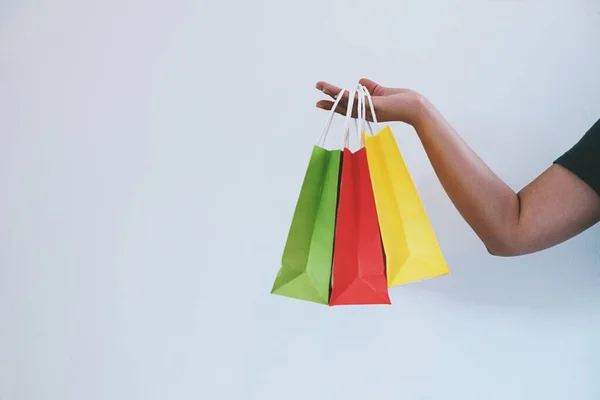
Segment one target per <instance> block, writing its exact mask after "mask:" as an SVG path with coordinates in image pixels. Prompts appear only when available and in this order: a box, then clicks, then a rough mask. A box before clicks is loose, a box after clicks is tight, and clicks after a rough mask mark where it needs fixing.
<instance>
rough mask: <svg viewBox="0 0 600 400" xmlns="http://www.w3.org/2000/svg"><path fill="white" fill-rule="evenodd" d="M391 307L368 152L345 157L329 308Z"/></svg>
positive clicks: (364, 151) (363, 150)
mask: <svg viewBox="0 0 600 400" xmlns="http://www.w3.org/2000/svg"><path fill="white" fill-rule="evenodd" d="M352 304H391V301H390V297H389V294H388V286H387V278H386V272H385V255H384V251H383V244H382V240H381V233H380V231H379V221H378V219H377V211H376V208H375V198H374V196H373V189H372V186H371V177H370V175H369V166H368V163H367V152H366V149H365V148H364V147H363V148H361V149H360V150H358V151H357V152H355V153H352V152H351V151H350V150H349V149H348V148H345V149H344V153H343V156H342V173H341V180H340V191H339V204H338V212H337V220H336V232H335V242H334V250H333V271H332V291H331V298H330V301H329V305H330V306H336V305H352Z"/></svg>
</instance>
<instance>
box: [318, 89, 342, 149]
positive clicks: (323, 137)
mask: <svg viewBox="0 0 600 400" xmlns="http://www.w3.org/2000/svg"><path fill="white" fill-rule="evenodd" d="M345 92H346V89H342V90H341V91H340V93H339V94H338V95H337V97H336V98H335V101H334V102H333V106H332V107H331V111H330V113H329V118H327V122H326V123H325V127H324V128H323V133H321V137H320V138H319V140H318V141H317V145H318V146H320V147H323V146H325V140H326V139H327V134H328V133H329V128H330V127H331V122H332V121H333V117H334V116H335V109H336V108H337V106H338V105H339V104H340V101H341V100H342V97H344V93H345Z"/></svg>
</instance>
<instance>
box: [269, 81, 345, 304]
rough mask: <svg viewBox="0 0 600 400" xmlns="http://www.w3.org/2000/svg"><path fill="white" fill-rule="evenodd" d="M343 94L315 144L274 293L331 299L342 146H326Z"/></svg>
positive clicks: (322, 299) (274, 284) (293, 296)
mask: <svg viewBox="0 0 600 400" xmlns="http://www.w3.org/2000/svg"><path fill="white" fill-rule="evenodd" d="M343 94H344V90H342V91H341V92H340V94H339V95H338V96H337V98H336V101H335V102H334V105H333V107H332V111H331V114H330V116H329V119H328V121H327V124H326V126H325V129H324V130H323V133H322V135H321V138H320V139H319V142H317V145H315V146H314V147H313V151H312V155H311V157H310V161H309V163H308V168H307V169H306V173H305V175H304V181H303V183H302V189H301V190H300V196H299V198H298V201H297V203H296V209H295V211H294V216H293V219H292V223H291V226H290V230H289V233H288V237H287V241H286V244H285V248H284V251H283V256H282V258H281V267H280V269H279V272H278V273H277V277H276V278H275V282H274V283H273V288H272V289H271V293H272V294H277V295H281V296H286V297H292V298H295V299H301V300H306V301H312V302H315V303H320V304H328V303H329V294H330V290H331V266H332V261H333V239H334V234H335V220H336V209H337V201H338V183H339V173H340V163H341V150H327V149H325V148H324V147H323V146H324V143H325V138H326V137H327V133H328V131H329V127H330V126H331V121H332V120H333V116H334V114H335V112H334V110H335V108H336V107H337V106H338V104H339V102H340V100H341V99H342V95H343Z"/></svg>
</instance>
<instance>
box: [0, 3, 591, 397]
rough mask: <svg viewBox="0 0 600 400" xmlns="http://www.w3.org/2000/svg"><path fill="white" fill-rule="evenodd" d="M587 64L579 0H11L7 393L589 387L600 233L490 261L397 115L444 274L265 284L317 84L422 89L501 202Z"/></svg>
mask: <svg viewBox="0 0 600 400" xmlns="http://www.w3.org/2000/svg"><path fill="white" fill-rule="evenodd" d="M599 71H600V2H598V1H595V0H588V1H584V0H554V1H529V0H521V1H517V0H512V1H510V0H504V1H501V0H496V1H492V0H488V1H486V0H452V1H450V0H436V1H433V0H427V1H426V0H422V1H408V0H403V1H400V0H396V1H391V0H371V1H368V2H367V1H356V0H337V1H334V0H303V1H295V2H291V1H281V0H279V1H277V0H263V1H260V0H253V1H242V0H238V1H208V0H200V1H191V0H190V1H183V0H170V1H157V0H146V1H141V0H104V1H97V2H91V1H79V0H70V1H42V0H23V1H19V0H3V1H2V2H0V399H2V400H50V399H52V400H80V399H86V400H95V399H106V400H121V399H122V400H138V399H139V400H153V399H242V400H245V399H261V400H262V399H286V400H288V399H289V400H295V399H359V400H363V399H364V400H371V399H405V400H413V399H414V400H420V399H424V400H447V399H457V400H483V399H485V400H495V399H501V400H505V399H513V400H514V399H547V400H552V399H578V400H586V399H598V398H600V380H599V379H598V377H599V376H600V342H599V340H600V339H599V337H600V265H599V264H600V251H599V249H600V237H599V235H600V230H599V229H597V228H593V229H591V230H589V231H588V232H586V233H585V234H583V235H581V236H579V237H578V238H576V239H574V240H572V241H569V242H567V243H565V244H563V245H560V246H558V247H556V248H553V249H551V250H549V251H546V252H542V253H538V254H535V255H530V256H524V257H519V258H514V259H505V258H495V257H492V256H490V255H488V254H487V252H486V251H485V248H484V247H483V246H482V245H481V243H480V242H479V241H478V240H477V238H476V237H475V235H474V234H473V233H472V231H471V230H470V229H469V227H468V226H467V225H466V224H465V222H464V221H463V220H461V218H460V217H459V215H458V213H457V212H456V211H455V209H454V208H453V206H452V205H451V203H450V201H449V200H448V198H447V197H446V196H445V194H444V192H443V190H442V189H441V186H440V184H439V182H438V181H437V179H436V178H435V175H434V174H433V171H432V169H431V167H430V165H429V163H428V160H427V158H426V156H425V153H424V151H423V149H422V147H421V145H420V143H419V141H418V139H417V137H416V136H415V134H414V131H413V130H412V128H410V127H408V126H406V125H403V124H393V126H392V127H393V130H394V132H395V134H396V137H397V140H398V143H399V145H400V147H401V149H402V151H403V153H404V154H405V158H406V161H407V163H408V165H409V168H410V170H411V173H412V175H413V178H414V180H415V183H416V185H417V188H418V189H419V193H420V194H421V197H422V200H423V203H424V206H425V207H426V210H427V211H428V213H429V216H430V218H431V221H432V224H433V226H434V228H435V230H436V233H437V236H438V239H439V242H440V245H441V247H442V250H443V251H444V254H445V256H446V258H447V261H448V264H449V267H450V268H451V273H450V275H448V276H445V277H442V278H438V279H433V280H429V281H426V282H422V283H417V284H413V285H409V286H404V287H396V288H393V289H392V290H391V296H392V301H393V303H394V304H393V305H392V306H388V307H384V306H381V307H339V308H327V307H324V306H319V305H314V304H312V303H306V302H302V301H297V300H292V299H288V298H285V297H279V296H274V295H270V294H269V291H270V289H271V285H272V282H273V279H274V277H275V274H276V273H277V270H278V268H279V262H280V257H281V252H282V250H283V246H284V243H285V239H286V235H287V230H288V228H289V223H290V221H291V217H292V213H293V209H294V206H295V202H296V199H297V195H298V192H299V189H300V184H301V181H302V178H303V175H304V172H305V168H306V165H307V162H308V157H309V155H310V152H311V149H312V146H313V144H314V143H315V141H316V139H317V138H318V136H319V134H320V131H321V128H322V126H323V123H324V122H325V116H326V115H325V113H324V112H322V111H320V110H317V109H316V108H315V107H314V103H315V102H316V101H317V100H318V99H320V98H321V97H320V95H319V93H318V92H317V91H316V90H315V89H314V84H315V82H316V81H318V80H328V81H330V82H332V83H335V84H338V85H341V86H345V87H353V86H354V85H355V84H356V81H357V80H358V79H359V78H361V77H369V78H372V79H374V80H377V81H379V82H381V83H382V84H384V85H389V86H398V87H408V88H411V89H415V90H418V91H421V92H422V93H424V94H425V95H426V96H427V97H429V98H430V99H431V100H432V101H433V102H434V103H435V104H436V105H437V106H438V107H439V108H440V110H441V111H442V112H443V113H444V115H445V116H446V117H447V118H448V119H449V120H450V122H451V123H452V124H453V125H454V126H455V127H456V128H457V129H458V131H459V132H460V133H461V135H462V136H463V137H464V138H465V139H466V140H467V142H468V143H469V144H470V145H471V146H472V147H473V148H474V150H475V151H477V152H478V154H480V155H481V157H482V158H483V159H484V160H485V161H486V162H487V163H489V165H490V166H491V167H492V168H493V169H494V170H495V171H496V172H497V173H498V174H499V175H500V176H501V177H502V178H503V179H505V180H506V181H507V182H508V183H509V184H510V185H511V186H512V187H513V188H514V189H515V190H517V189H520V188H521V187H522V186H524V185H525V184H527V183H528V182H529V181H530V180H532V179H533V178H534V177H535V176H536V175H537V174H538V173H540V172H542V171H543V170H544V169H545V168H547V167H548V166H549V165H550V163H551V162H552V161H553V160H554V159H555V158H556V157H558V156H559V155H560V154H562V152H564V151H565V150H567V149H568V148H569V147H570V146H571V145H573V144H574V143H575V142H576V141H577V140H578V139H579V138H580V137H581V135H583V133H584V132H585V131H586V130H587V129H588V128H589V127H590V126H591V125H592V124H593V123H594V122H595V121H596V120H597V119H598V118H599V117H600V90H599V89H600V73H599ZM341 121H342V119H341V118H337V119H336V120H335V123H334V126H333V129H334V131H332V135H335V134H341V132H340V129H341V126H342V125H341V124H342V122H341ZM556 190H561V188H556Z"/></svg>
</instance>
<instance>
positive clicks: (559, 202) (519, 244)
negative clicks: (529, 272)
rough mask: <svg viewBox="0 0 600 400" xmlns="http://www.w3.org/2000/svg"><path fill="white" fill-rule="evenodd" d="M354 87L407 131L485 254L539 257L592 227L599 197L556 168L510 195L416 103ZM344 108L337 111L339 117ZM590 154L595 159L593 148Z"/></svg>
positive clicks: (411, 95)
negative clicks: (412, 130) (366, 93)
mask: <svg viewBox="0 0 600 400" xmlns="http://www.w3.org/2000/svg"><path fill="white" fill-rule="evenodd" d="M361 83H362V84H363V85H365V86H366V87H367V88H368V89H369V91H370V93H371V94H373V96H374V97H373V102H374V105H375V110H376V113H377V116H378V118H379V119H380V120H381V121H402V122H406V123H408V124H410V125H412V126H413V127H414V128H415V130H416V131H417V134H418V136H419V138H420V140H421V143H422V144H423V146H424V148H425V151H426V153H427V156H428V157H429V160H430V161H431V164H432V166H433V168H434V170H435V173H436V175H437V176H438V178H439V180H440V182H441V184H442V186H443V188H444V190H445V191H446V192H447V194H448V196H449V197H450V199H451V201H452V202H453V204H454V205H455V206H456V208H457V209H458V211H459V213H460V214H461V215H462V217H463V218H464V219H465V221H466V222H467V223H468V224H469V225H470V226H471V228H472V229H473V230H474V231H475V233H476V234H477V235H478V237H479V238H480V239H481V240H482V241H483V243H484V245H485V246H486V248H487V249H488V251H489V252H490V253H491V254H494V255H498V256H516V255H522V254H527V253H533V252H536V251H540V250H543V249H546V248H549V247H552V246H554V245H556V244H558V243H561V242H563V241H565V240H567V239H569V238H571V237H573V236H575V235H577V234H579V233H580V232H582V231H584V230H585V229H587V228H589V227H590V226H592V225H594V224H595V223H596V222H598V221H599V220H600V196H599V195H598V194H597V193H596V191H594V190H593V189H592V188H591V187H590V185H589V184H587V183H585V182H584V181H583V180H582V179H580V178H579V177H578V176H576V175H575V174H574V173H572V172H571V171H569V170H568V169H566V168H564V167H563V166H561V165H558V164H553V165H552V166H550V167H549V168H548V169H547V170H546V171H545V172H544V173H542V174H541V175H540V176H538V177H537V178H536V179H535V180H533V181H532V182H531V183H530V184H529V185H527V186H526V187H525V188H523V189H522V190H521V191H520V192H518V193H515V192H514V191H513V190H512V189H511V188H510V187H509V186H508V185H507V184H506V183H504V182H503V181H502V180H501V179H500V178H499V177H498V176H496V175H495V174H494V173H493V172H492V171H491V170H490V169H489V168H488V166H487V165H486V164H485V163H484V162H483V161H482V160H481V159H480V158H479V157H478V156H477V154H475V152H474V151H473V150H471V149H470V148H469V146H468V145H467V144H466V143H465V142H464V141H463V140H462V139H461V137H460V136H459V135H458V133H457V132H456V131H455V130H454V129H453V128H452V127H451V126H450V124H449V123H448V122H447V121H446V120H445V119H444V118H443V116H442V115H441V114H440V112H439V111H438V110H437V109H436V108H435V107H434V106H433V105H432V104H431V103H430V102H428V101H427V100H426V99H425V98H423V96H421V95H419V94H418V93H415V92H413V91H410V90H407V89H393V88H385V87H382V86H380V85H378V84H376V83H375V82H372V81H369V80H366V79H363V80H361ZM317 88H318V89H320V90H322V91H323V92H325V93H326V94H329V95H332V94H337V93H338V92H339V90H340V89H339V88H337V87H335V86H333V85H330V84H328V83H325V82H319V83H318V84H317ZM344 103H345V101H342V102H341V103H340V105H339V106H338V109H337V112H339V113H342V114H343V113H345V109H346V105H345V104H344ZM331 104H332V102H331V101H320V102H319V103H317V106H318V107H320V108H325V109H327V108H330V107H331ZM346 104H347V102H346ZM599 128H600V126H599ZM598 136H599V137H600V134H598ZM598 152H599V153H598V157H599V159H600V149H599V150H598ZM594 162H596V163H597V161H594ZM599 174H600V171H599Z"/></svg>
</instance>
